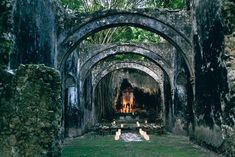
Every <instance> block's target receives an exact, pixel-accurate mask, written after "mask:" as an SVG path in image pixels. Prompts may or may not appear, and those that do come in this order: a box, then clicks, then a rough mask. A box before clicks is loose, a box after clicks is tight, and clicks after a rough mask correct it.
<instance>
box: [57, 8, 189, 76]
mask: <svg viewBox="0 0 235 157" xmlns="http://www.w3.org/2000/svg"><path fill="white" fill-rule="evenodd" d="M148 13H149V14H148ZM150 13H151V11H148V9H146V10H137V11H130V12H128V11H127V12H125V11H109V12H105V11H103V12H100V13H96V14H92V15H90V17H86V19H82V20H83V21H79V20H78V19H76V18H75V19H73V20H72V21H76V24H78V25H76V24H75V23H73V22H72V23H73V24H74V27H72V28H70V29H69V30H68V32H67V33H64V34H61V35H62V36H61V37H60V41H59V47H58V49H59V52H60V53H58V57H57V59H58V67H60V68H62V67H63V66H64V63H65V60H66V59H67V57H68V56H69V54H70V53H71V52H72V51H73V50H74V49H76V47H77V45H78V44H79V42H80V41H81V40H82V39H84V38H85V37H86V36H88V35H89V34H90V33H95V32H97V31H99V30H100V29H103V28H107V27H113V26H120V25H123V24H126V25H136V26H142V27H143V28H145V29H147V30H151V31H153V32H155V33H159V32H160V34H161V35H162V36H163V37H165V38H166V39H167V40H168V41H169V42H170V43H171V44H173V45H174V46H175V47H176V48H177V49H178V51H179V52H181V53H182V55H183V56H184V57H185V59H186V63H187V64H188V66H189V67H190V71H191V72H193V64H192V63H193V56H192V47H191V41H190V39H189V37H190V36H191V24H192V21H191V17H190V16H189V14H188V12H185V11H166V10H164V11H162V10H154V11H153V10H152V14H150ZM78 21H79V22H78ZM163 21H164V22H163ZM77 22H78V23H77ZM179 23H180V24H179Z"/></svg>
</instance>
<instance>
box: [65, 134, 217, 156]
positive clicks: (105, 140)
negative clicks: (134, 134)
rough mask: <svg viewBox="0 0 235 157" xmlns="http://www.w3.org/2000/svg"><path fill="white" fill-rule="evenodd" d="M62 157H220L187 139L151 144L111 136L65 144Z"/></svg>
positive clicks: (157, 140) (170, 137)
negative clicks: (126, 140)
mask: <svg viewBox="0 0 235 157" xmlns="http://www.w3.org/2000/svg"><path fill="white" fill-rule="evenodd" d="M62 157H219V155H216V154H214V153H212V152H210V151H207V150H205V149H202V148H201V147H199V146H197V145H195V144H192V143H191V142H190V141H189V140H188V138H187V137H183V136H174V135H171V134H168V135H161V136H157V135H151V136H150V141H140V142H124V141H122V140H119V141H115V140H114V137H113V136H111V135H107V136H97V135H90V134H89V135H85V136H82V137H79V138H75V139H73V140H67V141H66V142H65V143H64V147H63V151H62Z"/></svg>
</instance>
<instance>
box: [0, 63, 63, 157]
mask: <svg viewBox="0 0 235 157" xmlns="http://www.w3.org/2000/svg"><path fill="white" fill-rule="evenodd" d="M1 74H3V75H1V76H3V77H1V80H0V81H1V89H2V90H0V95H1V100H0V101H1V103H0V111H1V115H0V125H1V128H4V129H1V130H0V135H1V136H0V145H1V147H0V156H3V157H11V156H27V157H34V156H45V157H46V156H59V155H60V140H61V137H60V128H61V115H62V113H61V112H62V106H61V99H60V92H61V91H60V76H59V73H58V71H56V70H54V69H52V68H48V67H46V66H44V65H21V66H20V67H19V68H18V70H16V73H15V75H10V74H9V73H7V72H4V71H1Z"/></svg>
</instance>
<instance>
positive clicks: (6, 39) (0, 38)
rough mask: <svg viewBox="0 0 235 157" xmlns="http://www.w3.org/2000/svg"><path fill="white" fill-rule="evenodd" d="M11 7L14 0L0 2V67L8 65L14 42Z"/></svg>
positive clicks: (4, 67)
mask: <svg viewBox="0 0 235 157" xmlns="http://www.w3.org/2000/svg"><path fill="white" fill-rule="evenodd" d="M13 7H14V0H2V1H1V2H0V12H1V14H0V68H3V69H6V68H7V67H8V65H9V60H10V53H11V51H12V47H13V43H14V37H13V36H14V35H13Z"/></svg>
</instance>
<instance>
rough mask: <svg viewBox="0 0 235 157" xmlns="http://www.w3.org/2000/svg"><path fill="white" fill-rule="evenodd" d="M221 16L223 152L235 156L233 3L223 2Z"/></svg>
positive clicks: (234, 23) (234, 20) (234, 10)
mask: <svg viewBox="0 0 235 157" xmlns="http://www.w3.org/2000/svg"><path fill="white" fill-rule="evenodd" d="M223 16H224V19H225V58H226V66H227V70H228V84H229V94H228V96H227V102H226V108H225V125H224V126H223V128H224V131H225V133H224V135H225V142H224V144H223V147H222V149H223V152H224V153H225V154H226V155H227V156H229V157H232V156H235V127H234V125H235V2H234V1H232V0H224V1H223Z"/></svg>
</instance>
